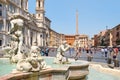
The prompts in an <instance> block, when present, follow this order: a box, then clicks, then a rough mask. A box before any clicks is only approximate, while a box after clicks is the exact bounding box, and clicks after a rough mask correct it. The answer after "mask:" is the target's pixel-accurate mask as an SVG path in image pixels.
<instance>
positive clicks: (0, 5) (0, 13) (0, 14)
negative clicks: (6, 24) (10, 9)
mask: <svg viewBox="0 0 120 80" xmlns="http://www.w3.org/2000/svg"><path fill="white" fill-rule="evenodd" d="M0 16H2V4H0Z"/></svg>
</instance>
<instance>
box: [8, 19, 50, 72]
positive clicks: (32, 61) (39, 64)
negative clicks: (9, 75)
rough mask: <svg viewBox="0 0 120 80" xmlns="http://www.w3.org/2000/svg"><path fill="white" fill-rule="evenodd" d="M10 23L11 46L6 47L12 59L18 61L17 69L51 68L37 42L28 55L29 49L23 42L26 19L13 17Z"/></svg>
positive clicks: (14, 61) (38, 69)
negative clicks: (42, 55) (41, 53)
mask: <svg viewBox="0 0 120 80" xmlns="http://www.w3.org/2000/svg"><path fill="white" fill-rule="evenodd" d="M10 23H11V30H10V33H9V35H10V36H11V42H10V47H8V48H6V50H7V53H9V54H10V55H11V57H10V60H11V61H12V62H13V63H17V66H16V71H25V72H28V71H40V70H43V69H47V68H50V66H47V65H46V62H45V61H44V59H43V58H42V57H41V55H40V48H39V47H38V46H37V43H36V42H34V44H33V45H32V46H31V48H30V51H29V52H27V56H26V54H25V52H26V51H27V50H26V48H25V47H24V45H25V44H23V33H22V29H23V24H24V21H23V20H22V19H13V20H11V21H10ZM23 48H25V49H23ZM8 50H9V51H8Z"/></svg>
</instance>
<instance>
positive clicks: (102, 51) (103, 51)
mask: <svg viewBox="0 0 120 80" xmlns="http://www.w3.org/2000/svg"><path fill="white" fill-rule="evenodd" d="M104 53H105V50H104V48H102V49H101V54H102V56H104Z"/></svg>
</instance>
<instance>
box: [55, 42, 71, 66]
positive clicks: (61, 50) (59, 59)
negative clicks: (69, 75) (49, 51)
mask: <svg viewBox="0 0 120 80" xmlns="http://www.w3.org/2000/svg"><path fill="white" fill-rule="evenodd" d="M69 48H70V46H69V45H68V44H67V42H66V41H63V43H62V44H61V45H60V46H59V47H58V49H57V55H56V57H55V59H54V63H56V64H65V63H69V61H68V58H67V57H65V56H64V54H65V52H66V51H68V50H69Z"/></svg>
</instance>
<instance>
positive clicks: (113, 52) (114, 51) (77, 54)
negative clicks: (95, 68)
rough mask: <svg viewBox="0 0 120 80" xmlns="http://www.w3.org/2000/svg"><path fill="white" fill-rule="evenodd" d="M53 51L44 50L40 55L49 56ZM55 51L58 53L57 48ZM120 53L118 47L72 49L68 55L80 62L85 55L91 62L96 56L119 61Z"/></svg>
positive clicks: (50, 49) (49, 49)
mask: <svg viewBox="0 0 120 80" xmlns="http://www.w3.org/2000/svg"><path fill="white" fill-rule="evenodd" d="M53 49H54V48H53ZM53 49H52V48H48V47H46V48H42V49H41V51H40V54H41V55H42V56H48V54H49V52H51V53H52V52H53ZM54 51H55V52H56V51H57V48H55V49H54ZM119 52H120V49H119V48H118V47H97V48H95V47H92V48H91V47H84V48H83V47H70V48H69V50H68V52H67V53H68V54H67V55H68V56H69V57H71V58H74V59H75V60H78V59H80V58H81V57H82V54H85V55H86V58H88V59H87V60H88V61H89V59H90V61H92V59H93V58H94V55H95V54H100V55H101V56H98V57H103V59H105V60H108V58H110V59H111V60H117V59H118V58H119V57H120V56H119ZM56 53H57V52H56ZM84 57H85V56H84Z"/></svg>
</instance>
